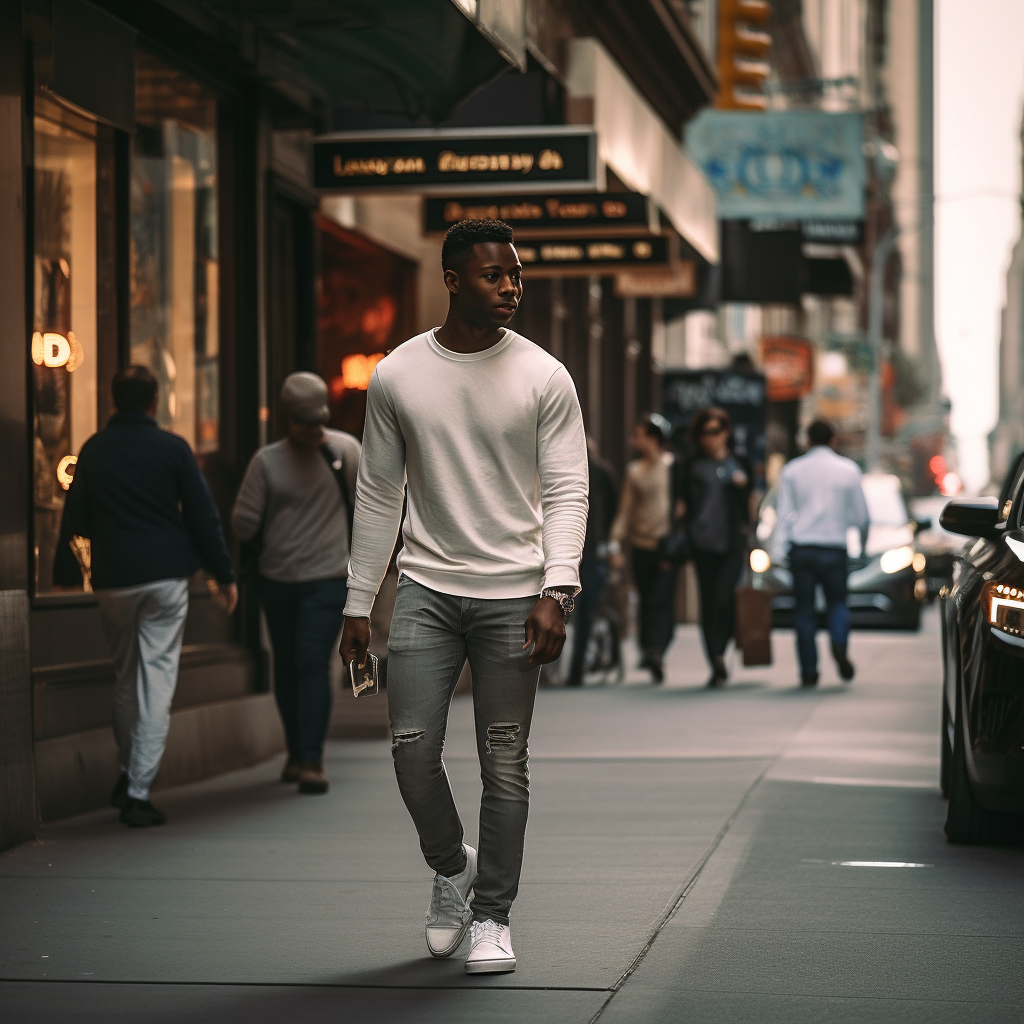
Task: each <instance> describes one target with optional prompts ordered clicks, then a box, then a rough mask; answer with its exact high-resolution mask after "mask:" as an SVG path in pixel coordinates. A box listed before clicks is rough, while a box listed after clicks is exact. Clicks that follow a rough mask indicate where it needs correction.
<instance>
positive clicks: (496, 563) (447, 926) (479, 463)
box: [341, 220, 587, 974]
mask: <svg viewBox="0 0 1024 1024" xmlns="http://www.w3.org/2000/svg"><path fill="white" fill-rule="evenodd" d="M441 266H442V268H443V270H444V283H445V286H446V288H447V289H448V316H447V319H446V320H445V322H444V326H442V327H439V328H436V329H434V330H431V331H427V332H426V333H425V334H421V335H419V336H418V337H415V338H412V339H410V340H409V341H407V342H405V343H404V344H402V345H399V346H398V348H396V349H395V350H394V351H393V352H392V353H391V354H390V355H389V356H388V357H387V358H386V359H384V360H382V361H381V362H380V363H378V364H377V367H376V369H375V370H374V371H373V376H372V377H371V378H370V386H369V390H368V391H367V406H366V431H365V434H364V436H363V463H362V466H361V467H360V470H359V485H358V488H357V496H356V519H355V531H354V536H353V546H352V569H351V572H350V574H349V597H348V604H347V606H346V608H345V630H344V632H343V634H342V638H341V653H342V657H344V658H345V660H346V661H348V662H351V661H353V660H354V661H355V662H356V664H360V665H361V664H363V663H364V661H365V659H366V654H367V647H368V644H369V641H370V626H369V615H370V611H371V607H372V605H373V602H374V595H375V594H376V593H377V589H378V587H379V586H380V582H381V579H382V578H383V576H384V572H385V569H386V568H387V565H388V559H389V558H390V557H391V550H392V548H393V547H394V543H395V537H396V534H397V533H398V529H399V526H400V525H401V524H402V498H403V488H404V487H405V485H406V484H407V492H408V506H407V512H406V516H405V520H404V527H403V541H404V546H403V548H402V552H401V554H400V555H399V559H398V567H399V570H400V572H401V576H400V578H399V583H398V598H397V600H396V602H395V612H394V617H393V618H392V621H391V636H390V639H389V642H388V707H389V711H390V715H391V732H392V735H393V736H394V743H393V745H392V752H393V754H394V759H395V774H396V776H397V778H398V786H399V789H400V790H401V793H402V798H403V799H404V800H405V805H406V807H407V808H408V810H409V813H410V815H411V816H412V819H413V822H414V823H415V826H416V830H417V832H418V833H419V837H420V849H421V850H422V852H423V856H424V859H425V860H426V862H427V864H428V865H429V866H430V867H431V868H433V870H434V872H435V875H434V882H433V888H432V890H431V896H430V905H429V909H428V911H427V921H426V929H425V931H426V940H427V948H428V950H429V952H430V954H431V956H435V957H446V956H450V955H451V954H452V953H454V952H455V950H456V949H458V947H459V945H460V943H461V942H462V939H463V936H464V935H465V934H466V931H467V929H468V930H469V933H470V950H469V955H468V956H467V958H466V964H465V969H466V971H467V973H470V974H477V973H483V972H497V971H514V970H515V967H516V957H515V954H514V952H513V950H512V939H511V933H510V930H509V914H510V912H511V909H512V903H513V900H514V899H515V897H516V894H517V892H518V889H519V877H520V873H521V871H522V864H523V847H524V843H525V838H526V819H527V816H528V813H529V800H530V797H529V790H530V783H529V746H528V741H529V735H530V723H531V720H532V718H533V707H534V701H535V699H536V694H537V681H538V676H539V674H540V666H541V665H543V664H546V663H549V662H552V661H554V660H555V659H556V658H557V657H558V656H559V654H560V653H561V650H562V645H563V643H564V642H565V618H566V616H567V615H568V614H569V613H570V612H571V611H572V605H573V597H574V595H575V594H576V593H577V592H578V591H579V563H580V556H581V553H582V548H583V540H584V534H585V531H586V517H587V462H586V459H587V452H586V441H585V437H584V433H583V417H582V415H581V413H580V406H579V401H578V400H577V397H576V389H575V387H574V386H573V382H572V378H571V377H570V376H569V374H568V372H567V371H566V369H565V367H564V366H562V364H561V363H559V362H558V361H557V360H555V359H554V358H552V357H551V356H550V355H548V353H546V352H545V351H544V350H543V349H541V348H539V347H538V346H536V345H534V344H533V343H532V342H530V341H527V339H526V338H523V337H521V336H520V335H518V334H516V333H515V332H513V331H510V330H507V329H506V327H505V325H506V324H507V323H508V322H509V321H510V320H511V319H512V317H513V316H514V315H515V312H516V308H517V306H518V305H519V300H520V297H521V296H522V292H523V284H522V270H523V268H522V266H521V264H520V262H519V256H518V254H517V253H516V250H515V246H514V245H513V244H512V229H511V228H510V227H509V226H508V225H507V224H503V223H501V222H500V221H493V220H490V221H482V220H469V221H463V222H461V223H459V224H456V225H454V226H453V227H452V228H451V229H450V230H449V231H448V234H447V235H446V236H445V240H444V245H443V247H442V249H441ZM531 648H532V650H531ZM467 658H468V660H469V665H470V668H471V669H472V672H473V704H474V709H475V718H476V740H477V752H478V754H479V758H480V773H481V776H482V779H483V797H482V799H481V803H480V833H479V834H480V853H479V860H478V858H477V851H476V850H474V849H473V848H472V847H470V846H467V845H466V843H465V842H464V831H463V827H462V821H461V819H460V817H459V812H458V809H457V808H456V806H455V800H454V798H453V796H452V791H451V787H450V786H449V784H448V776H447V774H446V773H445V769H444V762H443V761H442V758H441V754H442V750H443V749H444V737H445V731H446V729H447V725H448V707H449V705H450V703H451V699H452V695H453V693H454V691H455V685H456V683H457V682H458V679H459V674H460V672H461V671H462V668H463V666H464V665H465V663H466V660H467ZM470 891H472V892H473V893H474V895H473V899H472V903H469V902H468V901H469V893H470Z"/></svg>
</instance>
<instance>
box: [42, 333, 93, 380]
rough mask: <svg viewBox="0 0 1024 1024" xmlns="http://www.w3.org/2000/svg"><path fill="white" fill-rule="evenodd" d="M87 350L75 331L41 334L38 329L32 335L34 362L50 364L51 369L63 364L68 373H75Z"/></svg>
mask: <svg viewBox="0 0 1024 1024" xmlns="http://www.w3.org/2000/svg"><path fill="white" fill-rule="evenodd" d="M84 358H85V352H84V351H83V349H82V343H81V342H80V341H79V340H78V339H77V338H76V337H75V332H74V331H68V336H67V337H66V338H65V337H64V335H63V334H51V333H49V332H47V333H46V334H41V333H40V332H39V331H36V332H35V334H33V335H32V362H34V363H35V364H36V366H49V367H50V368H51V369H55V368H56V367H59V366H63V367H64V368H65V369H66V370H67V371H68V373H73V372H74V371H75V370H77V369H78V367H79V366H81V365H82V360H83V359H84Z"/></svg>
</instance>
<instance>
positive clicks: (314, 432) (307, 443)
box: [288, 420, 326, 448]
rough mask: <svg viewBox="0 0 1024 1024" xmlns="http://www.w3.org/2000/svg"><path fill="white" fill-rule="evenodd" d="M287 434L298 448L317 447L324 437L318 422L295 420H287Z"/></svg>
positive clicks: (322, 429)
mask: <svg viewBox="0 0 1024 1024" xmlns="http://www.w3.org/2000/svg"><path fill="white" fill-rule="evenodd" d="M288 436H289V437H290V438H291V440H292V442H293V443H294V444H297V445H298V446H299V447H300V448H319V447H320V445H322V444H323V443H324V438H325V437H326V435H325V433H324V428H323V427H322V426H321V425H320V424H319V423H297V422H296V421H295V420H289V421H288Z"/></svg>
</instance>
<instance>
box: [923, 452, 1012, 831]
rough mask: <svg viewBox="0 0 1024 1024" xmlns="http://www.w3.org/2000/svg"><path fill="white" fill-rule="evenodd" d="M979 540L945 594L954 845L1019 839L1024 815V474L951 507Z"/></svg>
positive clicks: (947, 778)
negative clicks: (991, 494)
mask: <svg viewBox="0 0 1024 1024" xmlns="http://www.w3.org/2000/svg"><path fill="white" fill-rule="evenodd" d="M941 522H942V527H943V529H945V530H947V531H949V532H950V533H957V534H961V535H963V536H967V537H973V538H974V543H973V544H969V545H967V546H966V547H965V549H964V550H963V551H962V552H961V553H960V554H958V555H957V556H956V557H955V559H954V562H953V581H952V585H951V586H948V587H946V588H944V589H943V590H942V591H941V593H940V595H939V598H940V607H941V614H942V649H943V662H944V665H943V669H944V671H943V676H944V683H943V700H942V762H941V783H942V791H943V794H944V795H946V796H948V797H949V810H948V813H947V817H946V835H947V836H948V837H949V839H950V841H951V842H954V843H990V842H1001V841H1007V840H1010V839H1017V838H1019V836H1020V827H1021V822H1022V820H1024V819H1022V818H1021V815H1024V469H1018V471H1017V473H1016V474H1015V479H1013V480H1012V481H1008V483H1007V485H1004V489H1003V494H1002V495H1001V496H1000V497H999V498H963V499H957V500H956V501H951V502H950V503H949V504H948V505H947V506H946V508H945V509H944V511H943V513H942V519H941Z"/></svg>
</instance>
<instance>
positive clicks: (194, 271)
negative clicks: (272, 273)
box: [130, 52, 220, 455]
mask: <svg viewBox="0 0 1024 1024" xmlns="http://www.w3.org/2000/svg"><path fill="white" fill-rule="evenodd" d="M135 86H136V93H135V117H136V123H137V128H136V132H135V135H134V136H133V139H132V164H131V167H132V169H131V270H130V275H131V284H130V305H131V361H132V362H133V363H141V364H143V365H145V366H148V367H149V368H150V369H151V370H152V371H153V373H154V374H155V375H156V378H157V380H158V381H159V382H160V404H159V409H158V412H157V419H158V421H159V423H160V425H161V426H162V427H165V428H167V429H168V430H173V431H174V432H175V433H177V434H181V435H182V437H184V438H185V439H186V440H187V441H188V442H189V444H190V445H192V448H193V449H194V450H195V451H196V452H197V453H198V454H201V455H202V454H207V453H210V452H215V451H217V450H218V448H219V447H220V432H219V424H220V403H219V387H220V382H219V373H218V369H219V364H218V353H219V347H220V346H219V335H218V296H219V285H218V262H217V260H218V255H217V145H216V143H217V104H216V100H215V98H214V96H213V95H212V94H211V93H210V92H209V91H208V90H206V89H205V88H204V87H203V86H202V85H200V84H199V83H198V82H196V81H194V80H193V79H191V78H189V77H188V76H187V75H184V74H182V73H181V72H179V71H177V70H175V69H173V68H171V67H169V66H168V65H166V64H164V63H162V62H161V61H159V60H157V59H156V58H155V57H151V56H149V55H148V54H145V53H141V52H140V53H138V54H137V57H136V66H135Z"/></svg>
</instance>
